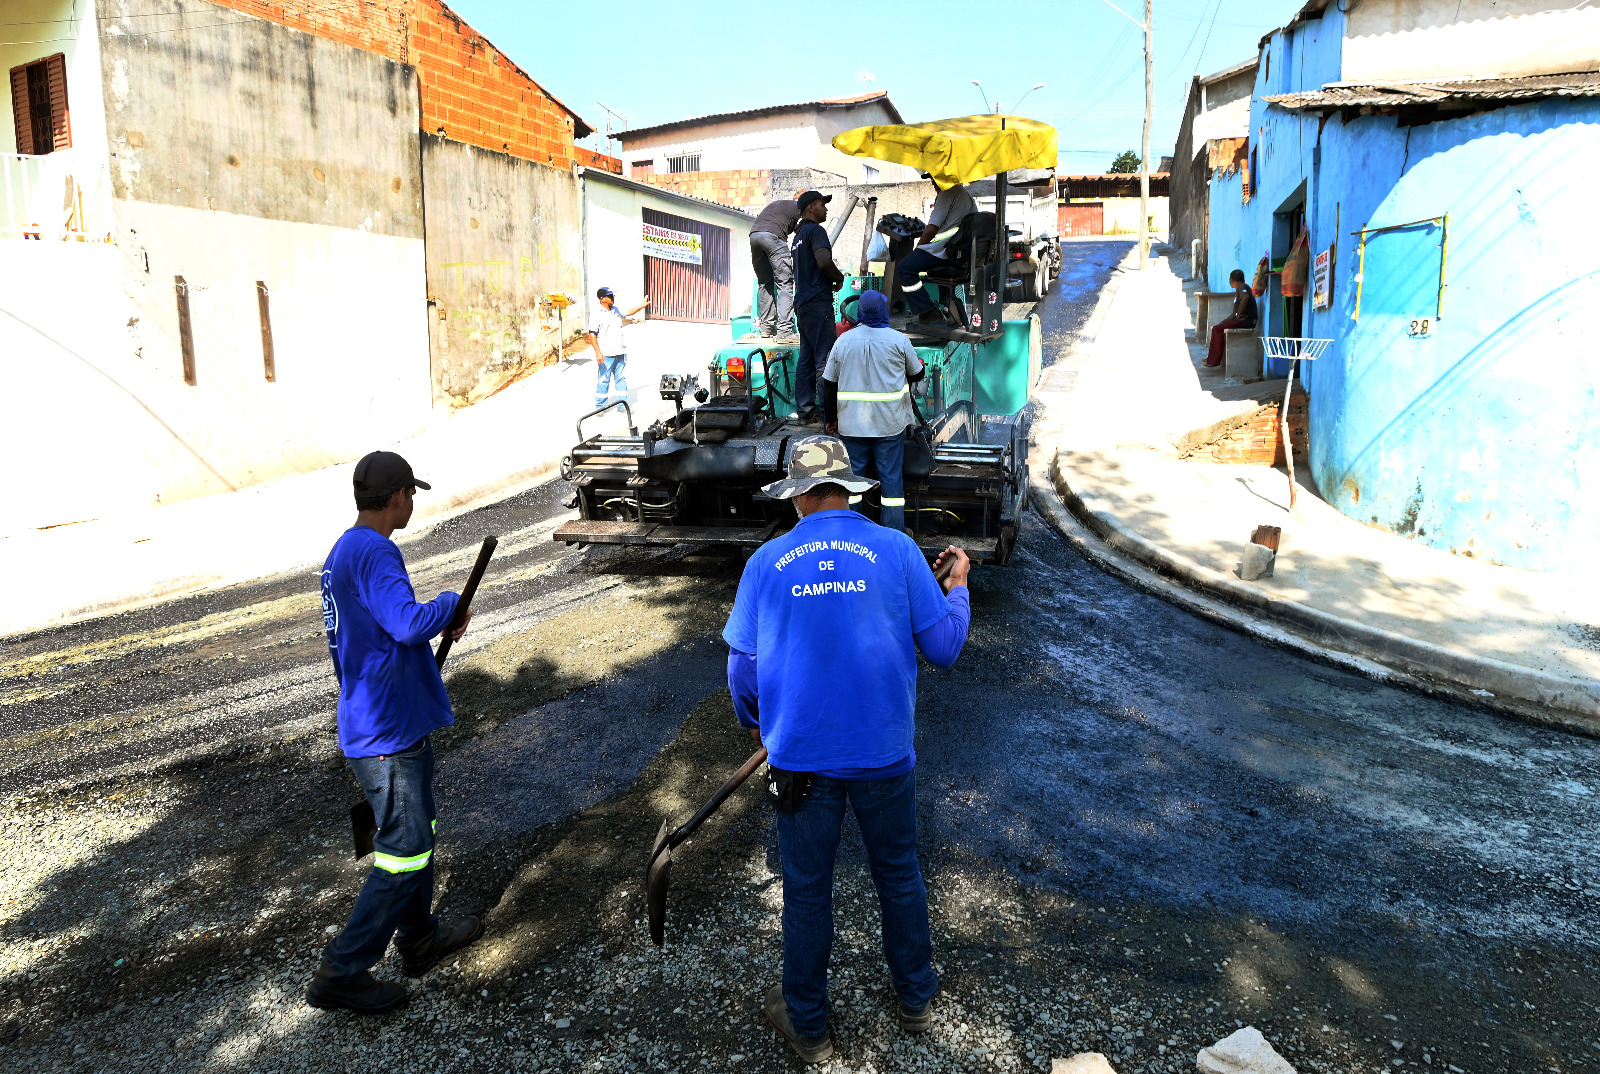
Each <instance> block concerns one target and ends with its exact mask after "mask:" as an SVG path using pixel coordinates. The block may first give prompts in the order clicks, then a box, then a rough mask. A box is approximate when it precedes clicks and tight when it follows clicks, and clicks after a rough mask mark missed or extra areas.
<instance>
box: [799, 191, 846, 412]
mask: <svg viewBox="0 0 1600 1074" xmlns="http://www.w3.org/2000/svg"><path fill="white" fill-rule="evenodd" d="M795 200H796V201H798V202H799V203H800V228H799V230H797V231H796V232H795V233H794V245H793V247H792V249H793V251H794V314H795V321H796V322H797V323H798V325H799V328H800V360H799V362H798V363H797V364H796V370H795V387H794V395H795V399H794V402H795V410H796V412H797V413H798V414H799V417H800V420H801V421H802V422H805V423H806V424H812V423H814V422H817V421H818V420H819V419H820V413H819V411H818V409H817V401H818V400H819V399H820V398H821V396H822V390H821V382H822V370H823V367H824V366H826V365H827V364H828V354H829V352H830V351H832V350H833V340H834V336H835V335H836V334H837V333H836V331H835V329H834V320H833V295H834V292H836V291H838V290H839V288H841V287H843V286H844V273H842V272H840V271H839V267H838V266H837V265H835V264H834V263H833V244H832V243H831V242H830V241H829V239H828V233H827V232H826V231H824V230H823V228H822V222H823V221H824V220H826V219H827V218H828V202H830V201H832V200H833V196H832V195H831V194H822V193H819V192H818V191H815V190H807V191H805V192H804V193H802V194H801V195H800V197H798V198H797V199H795Z"/></svg>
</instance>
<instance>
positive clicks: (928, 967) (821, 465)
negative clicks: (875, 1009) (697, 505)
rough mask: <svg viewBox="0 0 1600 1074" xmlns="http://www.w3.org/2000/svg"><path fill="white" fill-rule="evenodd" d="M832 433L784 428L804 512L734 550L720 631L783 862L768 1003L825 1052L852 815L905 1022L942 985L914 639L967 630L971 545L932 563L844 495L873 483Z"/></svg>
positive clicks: (804, 1042) (953, 637)
mask: <svg viewBox="0 0 1600 1074" xmlns="http://www.w3.org/2000/svg"><path fill="white" fill-rule="evenodd" d="M876 484H877V482H876V481H873V480H872V479H870V478H865V477H858V476H857V475H856V474H854V473H853V472H852V471H851V469H850V456H849V453H848V452H847V451H846V450H845V446H844V443H843V442H842V441H840V440H839V439H838V438H837V437H832V436H808V437H805V438H803V439H801V440H798V441H795V442H794V445H793V448H792V450H791V452H790V455H789V464H788V476H787V477H785V478H784V479H783V480H781V481H774V482H773V483H772V484H770V485H767V486H766V488H765V490H764V491H765V492H766V493H767V495H769V496H772V497H773V498H775V499H781V500H790V501H792V502H793V503H794V506H795V511H796V513H797V514H799V516H800V521H799V522H798V523H797V524H796V525H795V527H794V529H792V530H790V531H789V532H788V533H787V534H785V535H784V536H782V537H779V538H776V539H775V540H771V541H768V542H767V543H766V544H764V545H762V546H761V547H760V548H758V549H757V550H756V551H755V554H754V555H752V556H751V557H750V561H749V562H748V563H747V564H746V565H745V569H744V576H743V577H742V578H741V579H740V580H739V592H738V595H737V596H736V597H735V599H734V604H733V614H732V615H730V616H729V617H728V625H727V627H726V628H724V630H723V632H722V636H723V638H724V639H725V640H726V641H727V643H728V647H729V649H728V687H729V690H730V691H731V692H732V694H733V708H734V712H735V713H736V714H737V716H738V718H739V722H740V724H742V725H743V726H745V727H748V728H750V733H751V734H752V735H753V736H754V737H755V738H756V739H757V740H758V741H760V742H761V743H762V744H763V745H764V746H766V748H767V758H768V763H769V767H768V772H767V780H766V782H767V796H768V798H769V799H770V800H771V801H772V803H773V806H774V808H775V809H776V810H777V825H778V854H779V857H780V859H781V860H782V864H783V982H782V983H781V984H779V985H775V986H773V988H772V989H771V990H770V991H769V992H768V993H767V997H766V1013H767V1018H768V1019H769V1020H770V1021H771V1022H772V1025H773V1027H774V1028H775V1029H777V1031H778V1032H779V1033H781V1034H782V1035H783V1036H784V1037H785V1038H786V1039H787V1040H788V1041H789V1043H790V1045H791V1046H792V1047H793V1048H794V1050H795V1051H796V1052H797V1053H798V1054H799V1055H800V1057H801V1058H802V1059H804V1060H805V1061H806V1062H808V1063H816V1062H821V1061H822V1060H824V1059H827V1058H828V1057H829V1056H831V1055H832V1054H833V1041H832V1038H831V1037H830V1035H829V1033H828V958H829V954H830V951H831V948H832V946H833V870H834V856H835V853H836V851H837V850H838V847H839V837H840V832H841V830H842V826H843V824H844V814H845V807H846V805H848V806H849V807H850V809H851V811H852V812H854V813H855V817H856V822H857V824H858V825H859V826H860V828H861V841H862V844H863V845H864V846H865V848H866V853H867V863H868V865H869V867H870V869H871V872H872V882H873V884H874V885H875V886H876V887H877V890H878V899H879V902H880V904H881V906H882V909H883V951H884V957H885V960H886V961H887V962H888V964H889V977H890V980H891V981H892V982H893V984H894V990H895V993H896V995H897V997H898V1001H897V1003H896V1015H897V1018H898V1020H899V1023H900V1026H901V1028H902V1029H903V1030H905V1031H906V1032H908V1033H920V1032H922V1031H923V1030H925V1029H927V1028H928V1025H929V1024H930V1020H931V1014H932V1000H933V997H934V994H935V993H937V992H938V990H939V975H938V974H937V973H936V972H935V971H934V969H933V963H932V958H933V944H932V938H931V936H930V933H929V928H928V896H927V889H926V888H925V887H924V886H923V881H922V870H921V867H920V865H919V864H918V862H917V800H916V773H915V768H916V763H917V758H916V753H915V751H914V750H913V749H912V734H913V732H914V730H915V724H914V716H915V710H916V700H917V650H918V649H921V650H922V654H923V655H924V656H926V657H927V658H928V661H929V663H931V664H933V665H934V666H935V667H946V668H947V667H950V666H951V665H952V664H954V663H955V661H956V657H957V656H959V655H960V653H961V647H962V645H964V644H965V643H966V639H967V623H968V620H969V618H970V612H969V605H968V599H967V587H966V583H967V570H968V567H969V563H968V560H967V556H966V554H965V553H964V552H962V550H961V549H959V548H957V547H956V546H954V545H951V546H950V547H948V548H946V549H945V550H944V551H943V552H942V553H940V555H939V558H938V560H937V561H936V562H935V563H934V565H933V568H932V569H929V566H928V561H927V559H926V558H925V557H924V556H923V554H922V550H921V549H920V548H918V547H917V544H916V542H915V541H913V540H912V539H911V537H910V536H909V535H907V534H906V533H905V532H903V531H901V530H897V529H889V528H887V527H884V526H879V525H878V524H876V523H875V522H873V521H872V520H871V519H869V518H867V517H866V516H864V515H862V514H861V513H860V512H858V511H853V510H851V509H850V504H849V497H850V496H851V495H852V494H860V493H863V492H866V491H868V490H870V489H871V488H873V486H875V485H876Z"/></svg>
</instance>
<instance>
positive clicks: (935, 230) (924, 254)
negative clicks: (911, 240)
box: [895, 176, 978, 324]
mask: <svg viewBox="0 0 1600 1074" xmlns="http://www.w3.org/2000/svg"><path fill="white" fill-rule="evenodd" d="M924 178H927V176H924ZM934 185H935V186H937V185H938V184H937V183H935V184H934ZM977 211H978V203H977V202H976V201H975V200H974V199H973V197H972V192H971V191H969V190H968V189H967V185H966V184H965V183H956V184H955V185H953V186H947V187H945V188H943V189H942V190H940V191H939V194H938V196H937V197H935V198H934V199H933V209H932V211H931V212H929V213H928V226H927V227H925V228H923V230H922V237H921V238H919V239H918V240H917V248H916V249H915V250H912V251H911V252H910V253H909V254H907V255H906V256H905V258H904V259H902V260H901V262H900V263H899V264H898V265H897V266H895V276H896V277H897V278H898V279H899V281H900V290H901V291H903V292H905V296H906V305H907V306H908V307H910V310H911V312H912V313H915V314H916V315H917V320H918V322H919V323H921V324H931V323H932V322H934V321H936V320H939V319H940V318H941V317H942V316H943V314H941V313H940V312H939V310H938V308H937V305H936V304H935V302H934V298H933V295H931V294H929V293H928V292H929V287H930V286H932V285H929V284H925V283H924V282H923V279H922V273H924V272H928V271H930V270H931V269H936V268H938V267H939V266H941V265H942V264H944V261H945V257H946V256H947V255H946V253H945V244H946V243H948V242H949V241H950V236H952V235H954V234H955V230H956V227H957V226H958V225H960V223H961V221H962V220H964V219H966V217H967V216H968V215H970V214H971V213H975V212H977Z"/></svg>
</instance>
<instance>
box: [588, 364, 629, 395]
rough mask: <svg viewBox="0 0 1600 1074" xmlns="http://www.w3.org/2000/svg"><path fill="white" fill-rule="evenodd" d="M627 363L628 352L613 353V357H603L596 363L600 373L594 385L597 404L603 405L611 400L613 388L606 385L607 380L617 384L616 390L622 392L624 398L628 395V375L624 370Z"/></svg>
mask: <svg viewBox="0 0 1600 1074" xmlns="http://www.w3.org/2000/svg"><path fill="white" fill-rule="evenodd" d="M627 364H628V356H627V355H626V354H613V355H612V356H611V357H609V358H602V359H600V361H599V362H597V363H595V367H596V369H597V371H598V373H599V379H598V380H596V381H595V385H594V405H595V406H597V407H602V406H605V405H606V404H607V403H608V402H610V401H611V390H610V389H609V388H607V387H606V381H607V380H610V381H611V383H612V384H613V385H615V387H616V390H617V391H619V392H621V393H622V397H623V398H624V399H626V398H627V397H628V377H627V374H626V373H624V372H623V367H624V366H626V365H627Z"/></svg>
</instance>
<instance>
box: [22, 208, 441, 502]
mask: <svg viewBox="0 0 1600 1074" xmlns="http://www.w3.org/2000/svg"><path fill="white" fill-rule="evenodd" d="M115 213H116V222H117V245H111V244H104V243H99V244H95V243H60V242H22V241H10V242H6V243H5V244H4V246H3V249H4V256H0V382H3V383H5V384H6V385H7V388H8V390H7V393H6V410H7V414H6V420H5V421H4V422H0V453H3V454H4V455H5V456H6V457H8V458H12V459H16V460H27V464H26V465H19V466H17V467H14V468H13V473H12V474H11V477H10V478H9V485H10V487H9V489H8V491H7V496H6V504H7V506H6V510H5V513H4V516H3V518H0V531H3V532H12V531H15V530H20V529H29V528H35V527H39V526H48V525H55V524H59V523H62V522H73V521H78V520H81V519H86V518H98V517H104V516H106V515H110V514H114V513H118V512H121V511H126V510H130V509H137V508H142V507H148V506H152V505H155V504H161V503H172V502H174V501H178V500H184V499H188V498H191V497H195V496H202V495H206V494H209V493H213V492H221V491H226V490H227V489H228V488H230V487H234V488H242V487H245V486H247V485H253V484H256V483H259V482H262V481H266V480H268V479H270V478H273V477H278V476H281V475H284V474H290V473H295V472H299V471H304V470H312V469H317V468H319V467H323V466H328V465H332V464H335V463H341V462H347V461H350V460H352V459H355V458H358V457H360V456H361V455H362V454H365V453H366V452H367V451H370V450H373V449H374V448H376V447H381V446H384V445H387V444H391V443H393V442H395V441H397V440H400V439H403V438H405V437H407V436H410V435H413V434H414V433H416V432H418V431H420V430H421V429H423V428H424V426H425V425H426V424H427V423H428V421H429V418H430V401H429V389H428V343H427V340H428V333H427V322H426V298H427V296H426V286H425V274H424V267H423V245H422V241H421V240H420V239H408V238H399V237H394V236H382V235H374V234H370V233H366V232H362V231H359V230H355V229H351V228H339V227H330V226H326V225H320V224H302V223H286V222H282V221H273V220H264V219H260V218H257V217H248V216H237V215H233V214H228V213H218V212H206V211H203V210H198V209H190V208H183V207H178V206H169V205H156V204H151V203H146V202H124V201H119V202H116V203H115ZM146 256H148V259H149V261H148V264H149V269H148V272H147V271H146V268H145V258H146ZM179 274H181V275H183V276H184V277H185V279H186V281H187V282H188V284H189V286H190V288H191V293H190V310H191V317H192V321H193V325H194V335H195V351H196V355H195V364H196V371H197V380H198V383H197V385H196V386H194V387H190V386H189V385H187V384H185V383H184V381H183V375H182V359H181V355H180V350H179V344H178V330H177V306H176V298H175V295H174V289H173V276H174V275H179ZM67 280H70V281H71V283H72V285H71V286H70V287H66V286H62V282H63V281H67ZM256 280H265V281H267V285H268V288H269V291H270V295H271V311H272V327H273V336H274V343H275V347H276V358H277V381H276V382H275V383H269V382H267V381H266V379H265V377H264V374H263V365H262V355H261V332H260V324H259V319H258V316H257V304H256V289H255V281H256ZM267 524H270V521H268V522H267Z"/></svg>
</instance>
